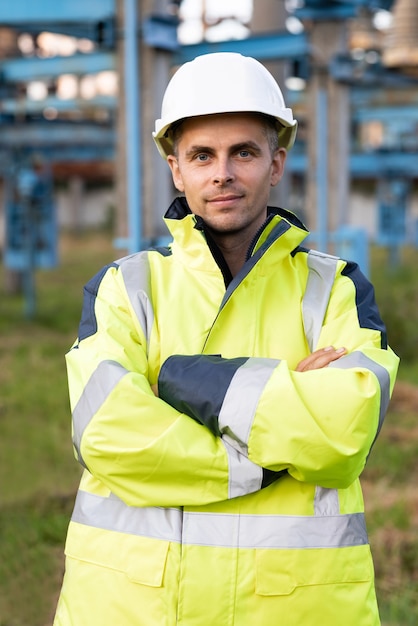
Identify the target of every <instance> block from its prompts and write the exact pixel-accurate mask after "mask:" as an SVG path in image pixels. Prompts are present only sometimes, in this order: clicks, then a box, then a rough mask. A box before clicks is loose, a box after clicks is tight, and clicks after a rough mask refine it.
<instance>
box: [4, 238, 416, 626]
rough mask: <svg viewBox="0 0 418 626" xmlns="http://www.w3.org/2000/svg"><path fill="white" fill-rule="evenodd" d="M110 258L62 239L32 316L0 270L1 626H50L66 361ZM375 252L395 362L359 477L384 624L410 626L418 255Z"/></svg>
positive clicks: (65, 509) (63, 456) (64, 512)
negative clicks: (385, 408) (94, 280)
mask: <svg viewBox="0 0 418 626" xmlns="http://www.w3.org/2000/svg"><path fill="white" fill-rule="evenodd" d="M115 256H118V253H116V252H115V251H114V250H113V249H112V246H111V240H110V237H108V236H107V235H105V234H103V233H92V234H87V235H84V236H81V237H78V238H74V237H69V236H64V237H62V241H61V264H60V266H59V267H58V268H56V269H54V270H50V271H42V272H41V271H39V272H38V273H37V276H36V282H37V297H38V302H37V314H36V317H35V319H33V320H27V319H25V318H24V313H23V311H24V306H23V302H22V299H21V298H20V297H17V296H10V295H6V294H5V293H4V287H3V286H4V284H5V280H4V269H2V268H0V333H1V338H2V341H1V345H0V388H1V395H0V485H1V487H0V626H49V625H50V624H51V621H52V615H53V613H54V608H55V603H56V599H57V594H58V592H59V588H60V585H61V578H62V571H63V545H64V541H65V533H66V528H67V524H68V519H69V516H70V514H71V509H72V505H73V500H74V495H75V490H76V488H77V483H78V479H79V475H80V473H79V469H78V467H77V464H76V463H75V461H74V460H73V456H72V449H71V443H70V416H69V404H68V395H67V383H66V372H65V363H64V353H65V352H66V351H67V350H68V349H69V347H70V346H71V344H72V342H73V340H74V336H75V332H76V328H77V325H78V321H79V316H80V311H81V302H82V285H83V284H84V283H85V282H86V280H88V278H90V276H91V275H92V274H93V273H95V271H96V270H98V269H99V268H100V267H101V266H102V265H103V264H105V263H107V262H109V261H111V260H113V258H114V257H115ZM387 258H388V255H387V253H386V251H384V250H375V251H373V276H372V278H373V282H374V283H375V285H376V295H377V299H378V302H379V305H380V308H381V311H382V314H383V317H384V318H385V320H386V322H387V326H388V331H389V339H390V343H391V345H392V347H393V348H394V349H395V351H396V352H398V353H399V354H400V355H401V356H402V357H403V364H402V367H401V372H400V382H399V383H398V384H397V386H396V388H395V393H394V398H393V401H392V404H391V408H390V411H389V414H388V416H387V420H386V424H385V427H384V428H383V430H382V433H381V435H380V437H379V439H378V441H377V443H376V445H375V447H374V449H373V453H372V454H371V457H370V460H369V463H368V466H367V469H366V471H365V473H364V480H363V484H364V489H365V500H366V513H367V520H368V525H369V530H370V539H371V543H372V549H373V554H374V558H375V564H376V578H377V589H378V594H379V602H380V606H381V613H382V623H383V624H384V626H412V625H415V624H417V623H418V591H417V589H418V534H417V532H416V529H417V525H418V487H417V485H416V476H417V475H418V423H417V418H416V416H417V414H418V355H417V354H416V351H417V347H418V336H417V333H418V330H417V329H418V324H417V322H418V306H417V305H418V290H417V286H416V279H415V276H414V275H415V273H416V269H415V268H416V267H417V263H418V251H417V250H405V251H403V252H402V264H401V265H400V266H399V267H397V268H394V269H390V268H389V267H388V262H387Z"/></svg>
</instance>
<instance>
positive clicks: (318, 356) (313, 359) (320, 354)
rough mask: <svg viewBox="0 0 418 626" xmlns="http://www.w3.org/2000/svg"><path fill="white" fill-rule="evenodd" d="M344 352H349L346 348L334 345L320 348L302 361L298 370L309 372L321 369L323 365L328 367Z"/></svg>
mask: <svg viewBox="0 0 418 626" xmlns="http://www.w3.org/2000/svg"><path fill="white" fill-rule="evenodd" d="M344 354H347V350H346V348H334V346H327V347H326V348H321V349H320V350H315V352H312V354H310V355H309V356H307V357H306V359H302V361H301V362H300V363H299V364H298V366H297V367H296V371H297V372H308V371H309V370H319V369H321V368H322V367H327V365H329V364H330V363H332V361H336V360H337V359H339V358H341V357H342V356H343V355H344Z"/></svg>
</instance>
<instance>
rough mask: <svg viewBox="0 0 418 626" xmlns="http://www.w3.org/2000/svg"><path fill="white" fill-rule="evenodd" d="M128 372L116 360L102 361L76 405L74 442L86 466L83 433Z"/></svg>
mask: <svg viewBox="0 0 418 626" xmlns="http://www.w3.org/2000/svg"><path fill="white" fill-rule="evenodd" d="M127 373H128V370H126V369H125V368H124V367H122V365H120V364H119V363H116V361H102V362H101V363H99V365H98V367H97V369H96V370H95V371H94V372H93V374H92V375H91V376H90V379H89V381H88V382H87V385H86V386H85V387H84V390H83V393H82V394H81V396H80V399H79V401H78V402H77V404H76V406H75V407H74V410H73V444H74V447H75V449H76V451H77V455H78V460H79V462H80V463H81V465H83V466H84V467H86V464H85V463H84V461H83V457H82V455H81V451H80V446H81V439H82V437H83V433H84V431H85V429H86V428H87V426H88V425H89V423H90V420H91V419H92V417H93V416H94V415H95V414H96V413H97V411H98V410H99V409H100V407H101V406H102V404H103V402H104V401H105V400H106V398H107V397H108V395H109V394H110V393H111V391H112V390H113V389H114V388H115V387H116V385H117V384H118V382H119V381H120V380H121V378H123V376H125V374H127Z"/></svg>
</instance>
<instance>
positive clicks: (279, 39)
mask: <svg viewBox="0 0 418 626" xmlns="http://www.w3.org/2000/svg"><path fill="white" fill-rule="evenodd" d="M210 52H240V53H241V54H245V55H248V56H253V57H255V58H256V59H258V60H259V61H268V60H278V59H297V58H299V57H304V56H306V55H307V54H309V52H310V45H309V41H308V39H307V37H306V35H305V33H300V34H299V35H292V34H291V33H289V32H287V31H281V32H275V33H265V34H263V35H254V36H252V37H249V38H248V39H237V40H233V41H230V40H228V41H219V42H209V41H202V42H201V43H196V44H190V45H186V46H181V48H180V49H179V50H178V52H177V53H175V55H174V59H173V62H174V64H175V65H180V64H182V63H186V61H192V60H193V59H194V58H195V57H197V56H199V55H201V54H208V53H210Z"/></svg>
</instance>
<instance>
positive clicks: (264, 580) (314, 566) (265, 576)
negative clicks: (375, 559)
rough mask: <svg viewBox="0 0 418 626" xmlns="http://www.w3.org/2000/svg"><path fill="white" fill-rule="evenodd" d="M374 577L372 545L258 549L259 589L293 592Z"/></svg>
mask: <svg viewBox="0 0 418 626" xmlns="http://www.w3.org/2000/svg"><path fill="white" fill-rule="evenodd" d="M372 578H373V564H372V560H371V554H370V548H369V546H368V545H362V546H354V547H347V548H309V549H305V550H298V549H295V550H257V551H256V580H255V592H256V594H257V595H260V596H280V595H290V594H291V593H292V592H293V591H294V590H295V589H296V588H298V587H306V586H309V585H330V584H337V583H347V582H348V583H350V582H353V583H354V582H366V581H370V580H372Z"/></svg>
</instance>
